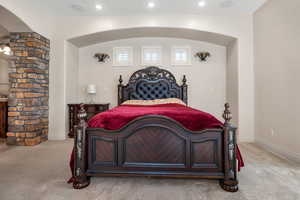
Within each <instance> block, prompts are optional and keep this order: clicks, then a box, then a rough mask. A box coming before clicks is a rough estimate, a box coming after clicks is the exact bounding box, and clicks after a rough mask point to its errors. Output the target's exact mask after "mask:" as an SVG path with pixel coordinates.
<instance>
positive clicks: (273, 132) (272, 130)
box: [271, 128, 275, 136]
mask: <svg viewBox="0 0 300 200" xmlns="http://www.w3.org/2000/svg"><path fill="white" fill-rule="evenodd" d="M274 135H275V131H274V129H272V128H271V136H274Z"/></svg>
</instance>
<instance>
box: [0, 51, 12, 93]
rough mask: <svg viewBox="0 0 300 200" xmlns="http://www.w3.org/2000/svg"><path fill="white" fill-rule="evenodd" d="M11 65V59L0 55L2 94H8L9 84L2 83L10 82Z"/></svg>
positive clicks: (0, 88)
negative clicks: (9, 71) (9, 70)
mask: <svg viewBox="0 0 300 200" xmlns="http://www.w3.org/2000/svg"><path fill="white" fill-rule="evenodd" d="M3 57H4V56H3ZM9 66H10V62H9V60H7V59H5V58H2V57H1V56H0V94H2V95H8V90H9V85H2V84H1V83H8V69H9Z"/></svg>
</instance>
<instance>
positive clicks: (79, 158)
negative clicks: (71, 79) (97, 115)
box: [73, 104, 90, 189]
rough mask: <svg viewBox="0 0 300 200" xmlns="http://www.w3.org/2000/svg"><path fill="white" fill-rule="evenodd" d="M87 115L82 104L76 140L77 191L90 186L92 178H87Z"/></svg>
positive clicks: (75, 169) (75, 186)
mask: <svg viewBox="0 0 300 200" xmlns="http://www.w3.org/2000/svg"><path fill="white" fill-rule="evenodd" d="M86 117H87V113H86V111H85V109H84V104H80V111H79V113H78V118H79V124H78V125H77V126H76V128H75V130H76V131H75V138H74V142H75V144H74V177H75V181H74V182H73V187H74V188H75V189H82V188H85V187H87V186H88V185H89V184H90V177H88V176H86V174H85V173H86V172H85V171H86V163H87V160H86V159H87V158H86V135H85V130H86V128H87V123H86Z"/></svg>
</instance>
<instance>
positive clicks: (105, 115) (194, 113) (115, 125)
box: [88, 103, 223, 131]
mask: <svg viewBox="0 0 300 200" xmlns="http://www.w3.org/2000/svg"><path fill="white" fill-rule="evenodd" d="M144 115H163V116H167V117H170V118H172V119H174V120H176V121H178V122H179V123H181V124H182V125H183V126H184V127H186V128H187V129H190V130H192V131H199V130H203V129H208V128H222V126H223V123H222V122H220V121H219V120H218V119H216V118H215V117H214V116H212V115H211V114H208V113H205V112H202V111H200V110H196V109H193V108H191V107H188V106H184V105H181V104H175V103H170V104H160V105H151V106H142V105H121V106H118V107H115V108H113V109H111V110H109V111H106V112H102V113H99V114H98V115H96V116H94V117H92V118H91V119H90V120H89V121H88V126H89V127H92V128H104V129H107V130H117V129H120V128H122V127H123V126H125V125H126V124H128V123H129V122H130V121H132V120H134V119H136V118H137V117H141V116H144Z"/></svg>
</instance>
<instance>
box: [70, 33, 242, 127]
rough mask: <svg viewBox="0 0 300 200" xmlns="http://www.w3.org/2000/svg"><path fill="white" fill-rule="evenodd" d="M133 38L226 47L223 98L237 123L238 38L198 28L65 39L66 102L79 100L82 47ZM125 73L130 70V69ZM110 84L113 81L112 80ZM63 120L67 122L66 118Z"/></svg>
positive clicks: (237, 123) (100, 34)
mask: <svg viewBox="0 0 300 200" xmlns="http://www.w3.org/2000/svg"><path fill="white" fill-rule="evenodd" d="M135 38H137V39H139V38H174V39H187V40H193V41H201V42H205V43H209V44H214V45H219V46H223V47H225V48H226V61H225V62H226V63H225V65H226V70H225V75H226V81H225V84H226V87H225V91H226V94H225V98H226V101H228V102H230V103H231V110H232V113H233V116H234V119H233V123H234V124H235V125H237V126H238V125H239V97H238V89H239V79H238V78H239V77H238V56H239V55H238V39H237V38H235V37H232V36H227V35H223V34H219V33H212V32H207V31H200V30H196V29H189V28H171V27H133V28H124V29H115V30H107V31H102V32H97V33H92V34H87V35H83V36H78V37H74V38H70V39H68V40H67V41H66V43H65V53H66V55H65V67H66V104H67V103H71V102H76V101H81V99H80V100H79V99H78V98H77V97H78V96H80V95H79V93H80V90H81V89H80V88H81V86H79V85H78V77H79V74H78V73H79V71H78V68H79V67H80V66H79V65H80V64H79V55H80V53H79V52H80V51H82V49H85V48H89V47H90V46H93V45H96V44H101V43H108V42H112V41H122V40H127V39H135ZM91 59H92V57H91ZM99 67H101V66H99ZM165 67H170V66H165ZM177 69H178V68H177ZM187 69H189V68H187ZM124 70H125V71H126V70H131V69H130V68H129V69H128V68H125V69H124ZM173 70H176V69H173ZM181 71H182V69H181ZM129 73H131V71H130V72H129ZM111 78H112V79H115V77H111ZM179 81H180V80H179ZM114 83H115V84H117V82H116V81H115V82H114ZM207 87H209V86H207ZM108 92H115V91H108ZM211 98H213V97H211ZM224 103H225V101H224ZM191 106H193V105H191ZM221 109H222V108H221ZM66 121H68V119H67V118H66ZM66 127H67V128H68V125H66ZM66 132H67V131H66Z"/></svg>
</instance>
